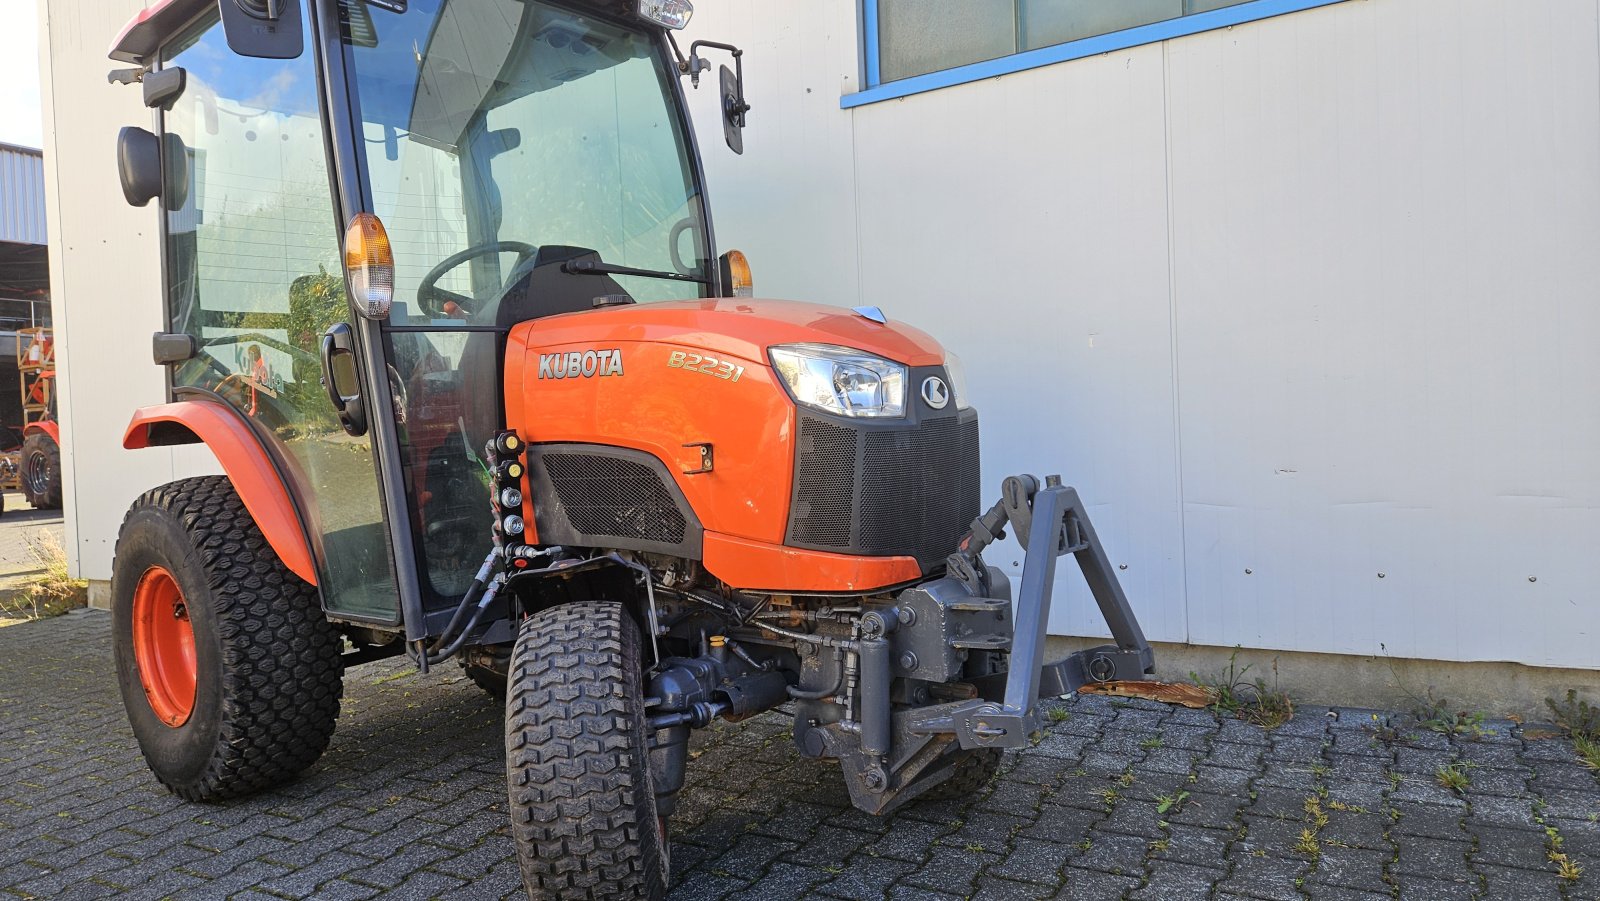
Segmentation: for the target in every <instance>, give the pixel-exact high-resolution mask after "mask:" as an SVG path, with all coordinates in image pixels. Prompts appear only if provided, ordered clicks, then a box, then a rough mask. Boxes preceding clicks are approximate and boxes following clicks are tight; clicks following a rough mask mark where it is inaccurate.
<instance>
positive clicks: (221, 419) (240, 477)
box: [122, 400, 317, 585]
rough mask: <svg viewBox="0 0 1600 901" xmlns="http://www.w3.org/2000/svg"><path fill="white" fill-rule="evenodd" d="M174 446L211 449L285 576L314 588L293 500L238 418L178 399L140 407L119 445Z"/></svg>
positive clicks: (210, 405)
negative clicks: (283, 570)
mask: <svg viewBox="0 0 1600 901" xmlns="http://www.w3.org/2000/svg"><path fill="white" fill-rule="evenodd" d="M174 444H204V445H205V446H206V447H209V448H211V452H212V453H213V454H215V455H216V457H217V462H219V463H221V464H222V470H223V472H225V473H227V474H228V479H229V481H231V482H233V487H234V490H236V491H238V492H239V499H240V500H242V501H244V506H245V509H246V510H249V511H250V516H251V518H252V519H254V520H255V521H256V525H257V526H259V527H260V529H261V533H262V534H263V535H265V536H266V538H267V543H268V544H270V545H272V549H273V551H275V552H276V553H277V555H278V559H280V560H282V561H283V565H284V566H287V567H288V568H289V570H290V572H293V573H294V574H295V575H297V576H299V577H300V578H302V579H304V580H306V581H307V582H309V583H311V584H312V585H315V584H317V570H316V566H315V565H314V564H313V563H312V558H311V548H310V545H309V544H307V542H306V533H305V529H304V527H303V526H302V524H301V522H300V515H299V513H298V512H297V511H296V509H295V506H294V501H293V500H291V499H290V497H289V491H288V489H287V488H286V487H285V486H284V484H283V479H282V478H281V477H280V476H279V475H278V469H277V467H276V466H274V465H273V463H272V458H271V457H270V456H269V455H268V454H267V449H266V448H265V447H263V446H262V444H261V439H260V438H258V437H256V433H255V432H254V431H252V430H251V428H250V426H249V424H248V423H246V422H245V421H244V420H243V419H242V418H241V417H240V416H239V414H238V413H235V412H233V411H232V410H230V409H229V408H227V407H225V406H223V405H222V404H219V403H212V402H210V401H195V400H181V401H177V402H176V403H170V404H160V405H158V406H154V407H142V408H140V409H139V410H138V411H137V412H135V413H134V414H133V421H132V422H130V423H128V431H127V433H126V434H124V435H123V437H122V446H123V447H125V448H128V449H129V450H138V449H139V448H144V447H159V446H165V445H174Z"/></svg>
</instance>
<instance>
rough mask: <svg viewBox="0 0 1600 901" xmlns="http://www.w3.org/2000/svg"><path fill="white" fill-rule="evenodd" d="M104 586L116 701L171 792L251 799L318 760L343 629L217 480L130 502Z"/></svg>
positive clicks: (332, 711) (327, 729) (338, 674)
mask: <svg viewBox="0 0 1600 901" xmlns="http://www.w3.org/2000/svg"><path fill="white" fill-rule="evenodd" d="M111 591H112V607H111V612H112V630H113V637H114V642H115V652H116V660H117V678H118V683H119V686H120V688H121V690H122V701H123V705H124V706H125V707H126V708H127V711H128V721H129V723H130V724H131V725H132V726H133V733H134V736H135V737H136V738H137V739H138V741H139V749H140V751H142V752H143V754H144V758H145V761H146V762H147V763H148V764H149V765H150V769H151V770H152V771H153V772H154V773H155V775H156V778H157V779H159V780H160V781H161V783H162V784H163V785H165V786H166V787H167V788H168V789H170V790H171V791H172V792H173V793H174V794H177V795H179V796H181V797H184V798H187V799H189V800H191V801H217V800H222V799H224V798H231V797H236V796H238V795H243V794H248V793H250V792H254V791H259V790H261V789H265V788H270V787H272V786H274V785H278V784H280V783H282V782H284V781H287V780H288V779H290V778H292V777H293V776H294V775H295V774H297V773H299V772H300V771H301V770H303V769H305V768H306V767H308V766H310V765H311V764H312V763H313V762H314V761H315V760H316V759H317V758H318V757H319V756H321V754H322V752H323V750H325V749H326V748H327V746H328V740H329V738H330V736H332V734H333V726H334V721H335V719H336V718H337V717H338V715H339V697H340V694H341V691H342V684H343V670H342V665H341V661H340V639H339V634H338V632H337V631H336V630H335V629H334V628H333V627H332V626H331V625H329V624H328V622H327V621H326V620H325V619H324V618H323V616H322V611H321V609H320V608H319V605H318V602H317V593H316V589H314V588H313V587H312V586H310V585H308V584H306V583H305V582H303V581H301V579H300V578H299V577H298V576H296V575H294V574H293V573H291V572H290V571H289V570H288V569H287V568H286V567H285V566H284V565H283V563H282V562H281V561H279V560H278V556H277V554H275V553H273V550H272V547H271V545H269V544H267V540H266V538H265V537H263V536H262V534H261V530H260V529H259V528H257V527H256V525H255V522H254V520H252V519H251V518H250V514H249V512H248V511H247V510H245V507H244V504H243V502H241V501H240V500H239V496H238V494H237V493H235V492H234V490H233V486H232V485H231V484H230V483H229V482H228V480H227V479H226V478H224V477H222V476H209V477H206V478H198V479H183V480H181V481H177V482H172V483H170V484H168V485H164V486H162V487H160V488H157V489H155V490H153V491H150V492H147V493H146V494H145V495H144V496H143V497H141V498H139V499H138V500H137V501H135V502H134V504H133V507H132V508H131V509H130V510H129V511H128V515H127V518H126V519H124V520H123V523H122V531H121V533H120V534H119V535H118V537H117V550H116V559H115V561H114V563H113V565H112V582H111Z"/></svg>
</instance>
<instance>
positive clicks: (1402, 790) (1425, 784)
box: [1389, 773, 1467, 807]
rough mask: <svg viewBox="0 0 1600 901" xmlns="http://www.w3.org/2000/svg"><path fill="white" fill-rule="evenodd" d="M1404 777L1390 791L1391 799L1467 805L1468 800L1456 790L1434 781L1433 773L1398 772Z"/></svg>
mask: <svg viewBox="0 0 1600 901" xmlns="http://www.w3.org/2000/svg"><path fill="white" fill-rule="evenodd" d="M1398 775H1400V776H1401V777H1402V778H1401V779H1400V781H1399V783H1398V784H1396V785H1395V787H1394V789H1393V790H1392V791H1390V792H1389V800H1390V801H1421V802H1424V803H1428V804H1443V805H1447V806H1453V807H1466V806H1467V802H1466V801H1464V800H1462V798H1461V797H1460V796H1459V795H1457V794H1456V793H1455V792H1453V791H1451V790H1450V789H1448V788H1445V787H1444V786H1442V785H1440V784H1438V783H1437V782H1435V781H1434V777H1433V774H1431V773H1430V774H1428V775H1426V776H1424V775H1422V774H1421V773H1403V774H1398Z"/></svg>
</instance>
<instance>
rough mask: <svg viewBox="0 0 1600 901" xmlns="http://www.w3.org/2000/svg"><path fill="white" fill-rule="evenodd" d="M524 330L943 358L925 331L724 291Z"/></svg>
mask: <svg viewBox="0 0 1600 901" xmlns="http://www.w3.org/2000/svg"><path fill="white" fill-rule="evenodd" d="M522 329H527V332H526V333H525V337H524V339H523V340H525V341H526V342H527V343H528V345H530V346H545V347H549V346H555V345H569V344H594V343H596V342H607V341H610V342H616V341H641V342H646V341H648V342H661V343H668V344H681V345H685V346H689V347H694V348H700V349H704V350H706V351H709V352H711V353H713V354H716V355H719V356H729V357H738V358H740V359H743V360H747V361H749V362H751V363H758V364H761V365H766V364H767V348H768V347H772V346H773V345H777V344H834V345H838V346H841V347H849V348H853V349H856V350H863V351H866V352H867V353H871V354H876V355H877V356H880V357H883V358H884V359H887V360H893V361H895V362H897V363H904V364H905V365H907V366H934V365H938V364H940V363H943V362H944V348H942V347H940V346H939V342H937V341H935V340H934V339H933V338H932V337H931V336H929V335H928V334H927V333H926V332H923V331H922V330H920V329H916V328H912V327H911V326H909V325H906V324H904V323H901V322H896V321H894V320H890V321H889V322H888V323H879V322H874V321H872V320H870V319H867V318H865V317H863V316H860V315H858V314H856V313H853V312H851V311H850V310H847V309H844V308H843V307H832V306H826V305H823V304H815V303H804V302H799V301H792V300H753V299H749V298H743V297H718V298H707V299H704V300H684V301H666V302H661V303H643V304H625V305H621V306H614V307H603V308H601V309H597V310H585V311H583V312H581V313H566V314H563V315H560V316H550V317H548V318H544V319H536V320H533V321H532V322H527V323H524V324H523V325H521V326H519V327H518V329H517V331H521V330H522Z"/></svg>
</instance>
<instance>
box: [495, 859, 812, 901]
mask: <svg viewBox="0 0 1600 901" xmlns="http://www.w3.org/2000/svg"><path fill="white" fill-rule="evenodd" d="M832 878H833V877H832V876H830V875H829V874H828V873H827V872H826V871H824V870H818V869H814V868H812V867H798V866H795V865H793V864H787V863H775V864H773V865H772V866H771V867H769V868H768V869H767V872H766V874H765V875H763V876H762V877H761V879H760V880H759V881H758V882H756V883H754V884H752V885H751V886H750V887H749V888H746V889H743V890H741V891H736V892H734V893H733V894H731V895H729V896H728V897H729V898H733V899H737V901H802V899H805V898H810V897H813V896H814V892H813V888H814V887H815V886H816V885H817V884H819V883H821V882H825V881H827V880H829V879H832ZM520 887H521V886H520V885H519V886H518V888H519V889H520Z"/></svg>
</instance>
